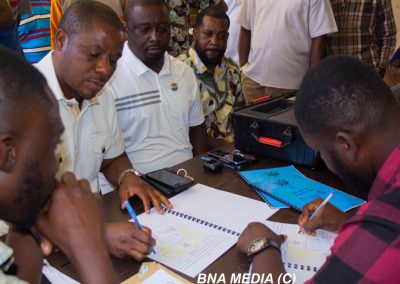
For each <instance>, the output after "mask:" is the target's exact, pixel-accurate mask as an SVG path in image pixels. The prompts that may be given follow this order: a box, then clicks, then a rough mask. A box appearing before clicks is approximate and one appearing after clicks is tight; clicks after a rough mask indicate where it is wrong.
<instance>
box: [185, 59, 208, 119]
mask: <svg viewBox="0 0 400 284" xmlns="http://www.w3.org/2000/svg"><path fill="white" fill-rule="evenodd" d="M187 69H188V70H189V71H188V72H190V78H191V81H192V83H191V85H192V86H196V87H195V88H193V91H192V98H193V104H192V106H191V107H190V113H189V127H193V126H198V125H200V124H202V123H203V122H204V113H203V107H202V105H201V101H200V88H199V86H198V83H197V79H196V76H195V75H194V73H193V70H192V69H191V68H190V67H189V66H187Z"/></svg>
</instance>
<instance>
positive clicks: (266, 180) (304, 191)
mask: <svg viewBox="0 0 400 284" xmlns="http://www.w3.org/2000/svg"><path fill="white" fill-rule="evenodd" d="M239 175H240V176H241V177H242V178H243V179H244V180H245V181H246V182H247V183H248V184H249V185H250V186H252V187H254V188H255V189H256V190H258V191H261V192H264V193H266V194H268V195H269V196H270V197H272V198H275V199H276V200H277V201H280V202H282V203H284V204H287V205H289V206H290V207H293V208H295V209H297V210H299V211H302V208H303V206H304V205H306V204H307V203H309V202H311V201H313V200H314V199H316V198H322V199H324V198H326V197H327V196H328V194H329V193H331V192H332V191H333V192H334V196H333V197H332V199H331V200H330V202H329V203H331V204H332V205H334V206H336V207H337V208H338V209H340V210H341V211H343V212H345V211H347V210H350V209H352V208H355V207H357V206H360V205H362V204H364V203H365V201H364V200H362V199H360V198H357V197H355V196H353V195H350V194H347V193H345V192H343V191H340V190H338V189H335V188H333V187H330V186H327V185H324V184H322V183H319V182H317V181H315V180H312V179H309V178H307V177H305V176H304V175H303V174H302V173H301V172H299V171H298V170H297V169H296V168H295V167H294V166H288V167H280V168H270V169H262V170H251V171H241V172H239ZM267 203H268V202H267ZM271 205H272V204H271Z"/></svg>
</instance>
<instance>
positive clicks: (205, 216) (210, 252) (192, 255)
mask: <svg viewBox="0 0 400 284" xmlns="http://www.w3.org/2000/svg"><path fill="white" fill-rule="evenodd" d="M170 201H171V203H172V204H173V206H174V209H173V210H170V209H165V214H164V215H158V214H157V213H156V212H155V210H154V209H152V211H151V214H145V213H143V214H141V215H139V216H138V218H139V221H140V222H141V223H142V224H143V225H145V226H147V227H149V228H151V230H152V234H153V236H154V238H155V239H156V241H157V245H156V247H155V251H156V253H155V254H154V253H152V254H151V255H150V256H149V257H150V258H151V259H154V260H156V261H158V262H160V263H162V264H164V265H167V266H169V267H171V268H173V269H175V270H178V271H180V272H182V273H184V274H186V275H188V276H190V277H193V278H194V277H195V276H196V275H197V274H198V273H200V272H201V271H202V270H204V269H205V268H206V267H207V266H208V265H210V264H211V263H212V262H214V261H215V260H216V259H217V258H218V257H220V256H221V255H222V254H223V253H225V252H226V251H227V250H228V249H229V248H230V247H232V246H233V245H234V244H235V243H236V242H237V239H238V236H239V235H240V233H241V232H242V231H243V230H244V228H246V226H247V224H248V223H250V222H253V221H259V222H263V221H264V220H265V219H267V218H268V217H269V216H271V215H272V214H274V213H275V212H276V210H274V209H271V208H269V207H268V206H267V205H266V204H265V203H264V202H261V201H257V200H253V199H250V198H246V197H243V196H239V195H236V194H232V193H229V192H225V191H221V190H217V189H214V188H211V187H208V186H205V185H202V184H196V185H194V186H193V187H191V188H190V189H188V190H186V191H184V192H182V193H180V194H178V195H177V196H174V197H173V198H171V199H170Z"/></svg>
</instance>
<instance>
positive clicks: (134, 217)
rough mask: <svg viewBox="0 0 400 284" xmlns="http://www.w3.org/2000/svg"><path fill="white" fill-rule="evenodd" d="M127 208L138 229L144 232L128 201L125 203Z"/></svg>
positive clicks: (153, 250)
mask: <svg viewBox="0 0 400 284" xmlns="http://www.w3.org/2000/svg"><path fill="white" fill-rule="evenodd" d="M125 208H126V210H128V213H129V215H130V216H131V217H132V219H133V220H134V221H135V225H136V226H137V227H138V229H140V230H143V229H144V228H143V226H142V225H141V224H140V222H139V219H138V217H137V216H136V212H135V210H134V209H133V207H132V206H131V204H130V203H129V201H128V200H126V201H125ZM151 251H152V252H153V253H154V254H155V253H156V251H155V249H154V248H152V250H151Z"/></svg>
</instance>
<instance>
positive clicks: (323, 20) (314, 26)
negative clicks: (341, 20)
mask: <svg viewBox="0 0 400 284" xmlns="http://www.w3.org/2000/svg"><path fill="white" fill-rule="evenodd" d="M308 27H309V28H308V29H309V33H310V36H311V38H316V37H319V36H322V35H326V34H332V33H335V32H337V31H338V29H337V26H336V21H335V17H334V15H333V10H332V6H331V3H330V2H329V0H311V1H310V16H309V23H308Z"/></svg>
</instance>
